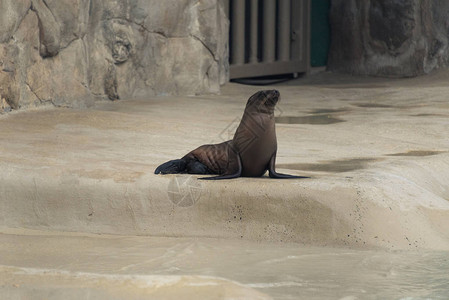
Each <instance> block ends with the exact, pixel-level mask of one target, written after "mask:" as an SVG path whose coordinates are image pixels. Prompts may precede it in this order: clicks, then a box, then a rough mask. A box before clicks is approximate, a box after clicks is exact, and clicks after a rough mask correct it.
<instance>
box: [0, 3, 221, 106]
mask: <svg viewBox="0 0 449 300" xmlns="http://www.w3.org/2000/svg"><path fill="white" fill-rule="evenodd" d="M0 7H1V9H0V97H1V101H2V107H4V108H2V111H4V110H9V109H11V108H12V109H17V108H19V107H20V106H38V105H41V104H43V103H52V104H54V105H57V106H68V107H83V106H89V105H91V104H92V103H93V101H94V100H95V99H104V98H109V99H112V100H114V99H119V98H130V97H142V96H148V95H158V94H188V95H193V94H201V93H218V92H219V91H220V84H223V83H225V82H226V81H227V79H228V44H227V38H228V26H229V24H228V21H227V19H226V17H225V15H224V11H223V8H222V7H221V4H219V1H217V0H196V1H194V0H182V1H179V0H169V1H164V2H161V1H156V0H151V1H144V0H126V1H118V0H108V1H99V0H31V1H14V0H0Z"/></svg>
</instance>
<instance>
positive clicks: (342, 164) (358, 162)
mask: <svg viewBox="0 0 449 300" xmlns="http://www.w3.org/2000/svg"><path fill="white" fill-rule="evenodd" d="M379 160H381V159H379V158H351V159H343V160H332V161H323V162H320V163H316V164H313V163H298V164H278V165H277V167H278V168H282V169H291V170H299V171H311V172H329V173H344V172H350V171H355V170H360V169H365V168H366V167H367V166H368V164H369V163H372V162H375V161H379Z"/></svg>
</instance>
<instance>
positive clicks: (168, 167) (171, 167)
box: [154, 159, 187, 174]
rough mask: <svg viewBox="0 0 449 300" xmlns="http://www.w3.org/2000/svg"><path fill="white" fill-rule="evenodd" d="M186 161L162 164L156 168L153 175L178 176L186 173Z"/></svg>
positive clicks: (172, 161)
mask: <svg viewBox="0 0 449 300" xmlns="http://www.w3.org/2000/svg"><path fill="white" fill-rule="evenodd" d="M186 165H187V163H186V161H185V160H184V159H174V160H170V161H167V162H166V163H163V164H162V165H160V166H159V167H157V168H156V170H155V171H154V174H159V173H161V174H178V173H184V172H185V171H186Z"/></svg>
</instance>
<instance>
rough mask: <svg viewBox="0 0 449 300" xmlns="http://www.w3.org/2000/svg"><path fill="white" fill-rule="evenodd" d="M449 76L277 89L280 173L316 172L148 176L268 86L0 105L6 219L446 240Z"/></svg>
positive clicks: (256, 236) (207, 138)
mask: <svg viewBox="0 0 449 300" xmlns="http://www.w3.org/2000/svg"><path fill="white" fill-rule="evenodd" d="M448 78H449V76H448V75H447V74H445V73H437V74H434V75H431V76H428V77H424V78H415V79H406V80H381V79H363V78H352V77H348V76H344V77H342V76H338V75H332V74H327V73H324V74H318V75H315V76H312V77H311V78H308V79H305V80H300V81H296V82H289V83H287V84H283V85H277V86H275V87H276V88H277V89H278V90H279V91H280V92H281V97H282V100H281V102H280V104H279V105H278V106H279V107H278V110H277V112H276V114H277V116H278V121H279V122H278V124H277V136H278V147H279V150H278V159H277V160H278V161H277V165H278V166H277V169H278V170H280V171H282V172H285V173H291V174H298V175H309V176H311V177H312V178H311V179H307V180H274V179H269V178H238V179H234V180H227V181H219V182H204V181H198V180H196V177H195V176H193V177H191V176H189V175H178V176H176V175H167V176H161V175H154V174H153V171H154V169H155V167H156V166H157V165H158V164H160V163H162V162H165V161H167V160H169V159H174V158H179V157H181V156H183V155H184V154H185V153H187V152H189V151H190V150H192V149H193V148H195V147H197V146H199V145H202V144H205V143H211V142H213V143H215V142H217V143H218V142H221V141H223V140H225V139H227V138H228V137H230V136H232V134H233V130H234V128H235V126H236V125H237V124H238V122H239V118H240V117H241V115H242V112H243V108H244V105H245V102H246V100H247V98H248V97H249V96H250V95H251V94H252V93H253V92H255V91H257V90H258V89H260V87H254V86H243V85H237V84H228V85H227V86H225V87H224V88H223V93H222V95H219V96H216V95H211V96H201V97H155V98H148V99H141V100H133V101H117V102H103V103H98V105H97V106H96V107H95V108H94V109H88V110H69V109H43V108H42V109H36V110H30V111H26V112H21V111H19V112H14V113H10V114H7V115H2V116H0V141H1V142H0V183H1V184H0V226H1V227H3V228H32V229H40V230H60V231H72V232H89V233H107V234H122V235H150V236H166V237H216V238H238V239H244V240H256V241H272V242H281V241H282V242H296V243H300V244H306V245H319V246H345V247H351V248H382V249H435V250H448V249H449V233H448V231H447V228H449V227H448V226H449V202H448V200H449V183H448V182H449V153H448V149H449V138H448V137H449V123H448V116H449V102H448V96H447V95H448V94H449V87H447V79H448ZM264 88H267V87H264ZM285 122H287V123H290V124H285Z"/></svg>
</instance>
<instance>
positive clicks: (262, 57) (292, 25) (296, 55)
mask: <svg viewBox="0 0 449 300" xmlns="http://www.w3.org/2000/svg"><path fill="white" fill-rule="evenodd" d="M223 1H224V7H225V11H226V13H227V15H228V16H229V19H230V21H231V30H230V37H229V42H230V77H231V79H236V78H247V77H259V76H267V75H278V74H288V73H303V72H308V70H309V61H310V50H309V49H310V44H309V43H310V25H309V24H310V1H311V0H223Z"/></svg>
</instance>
